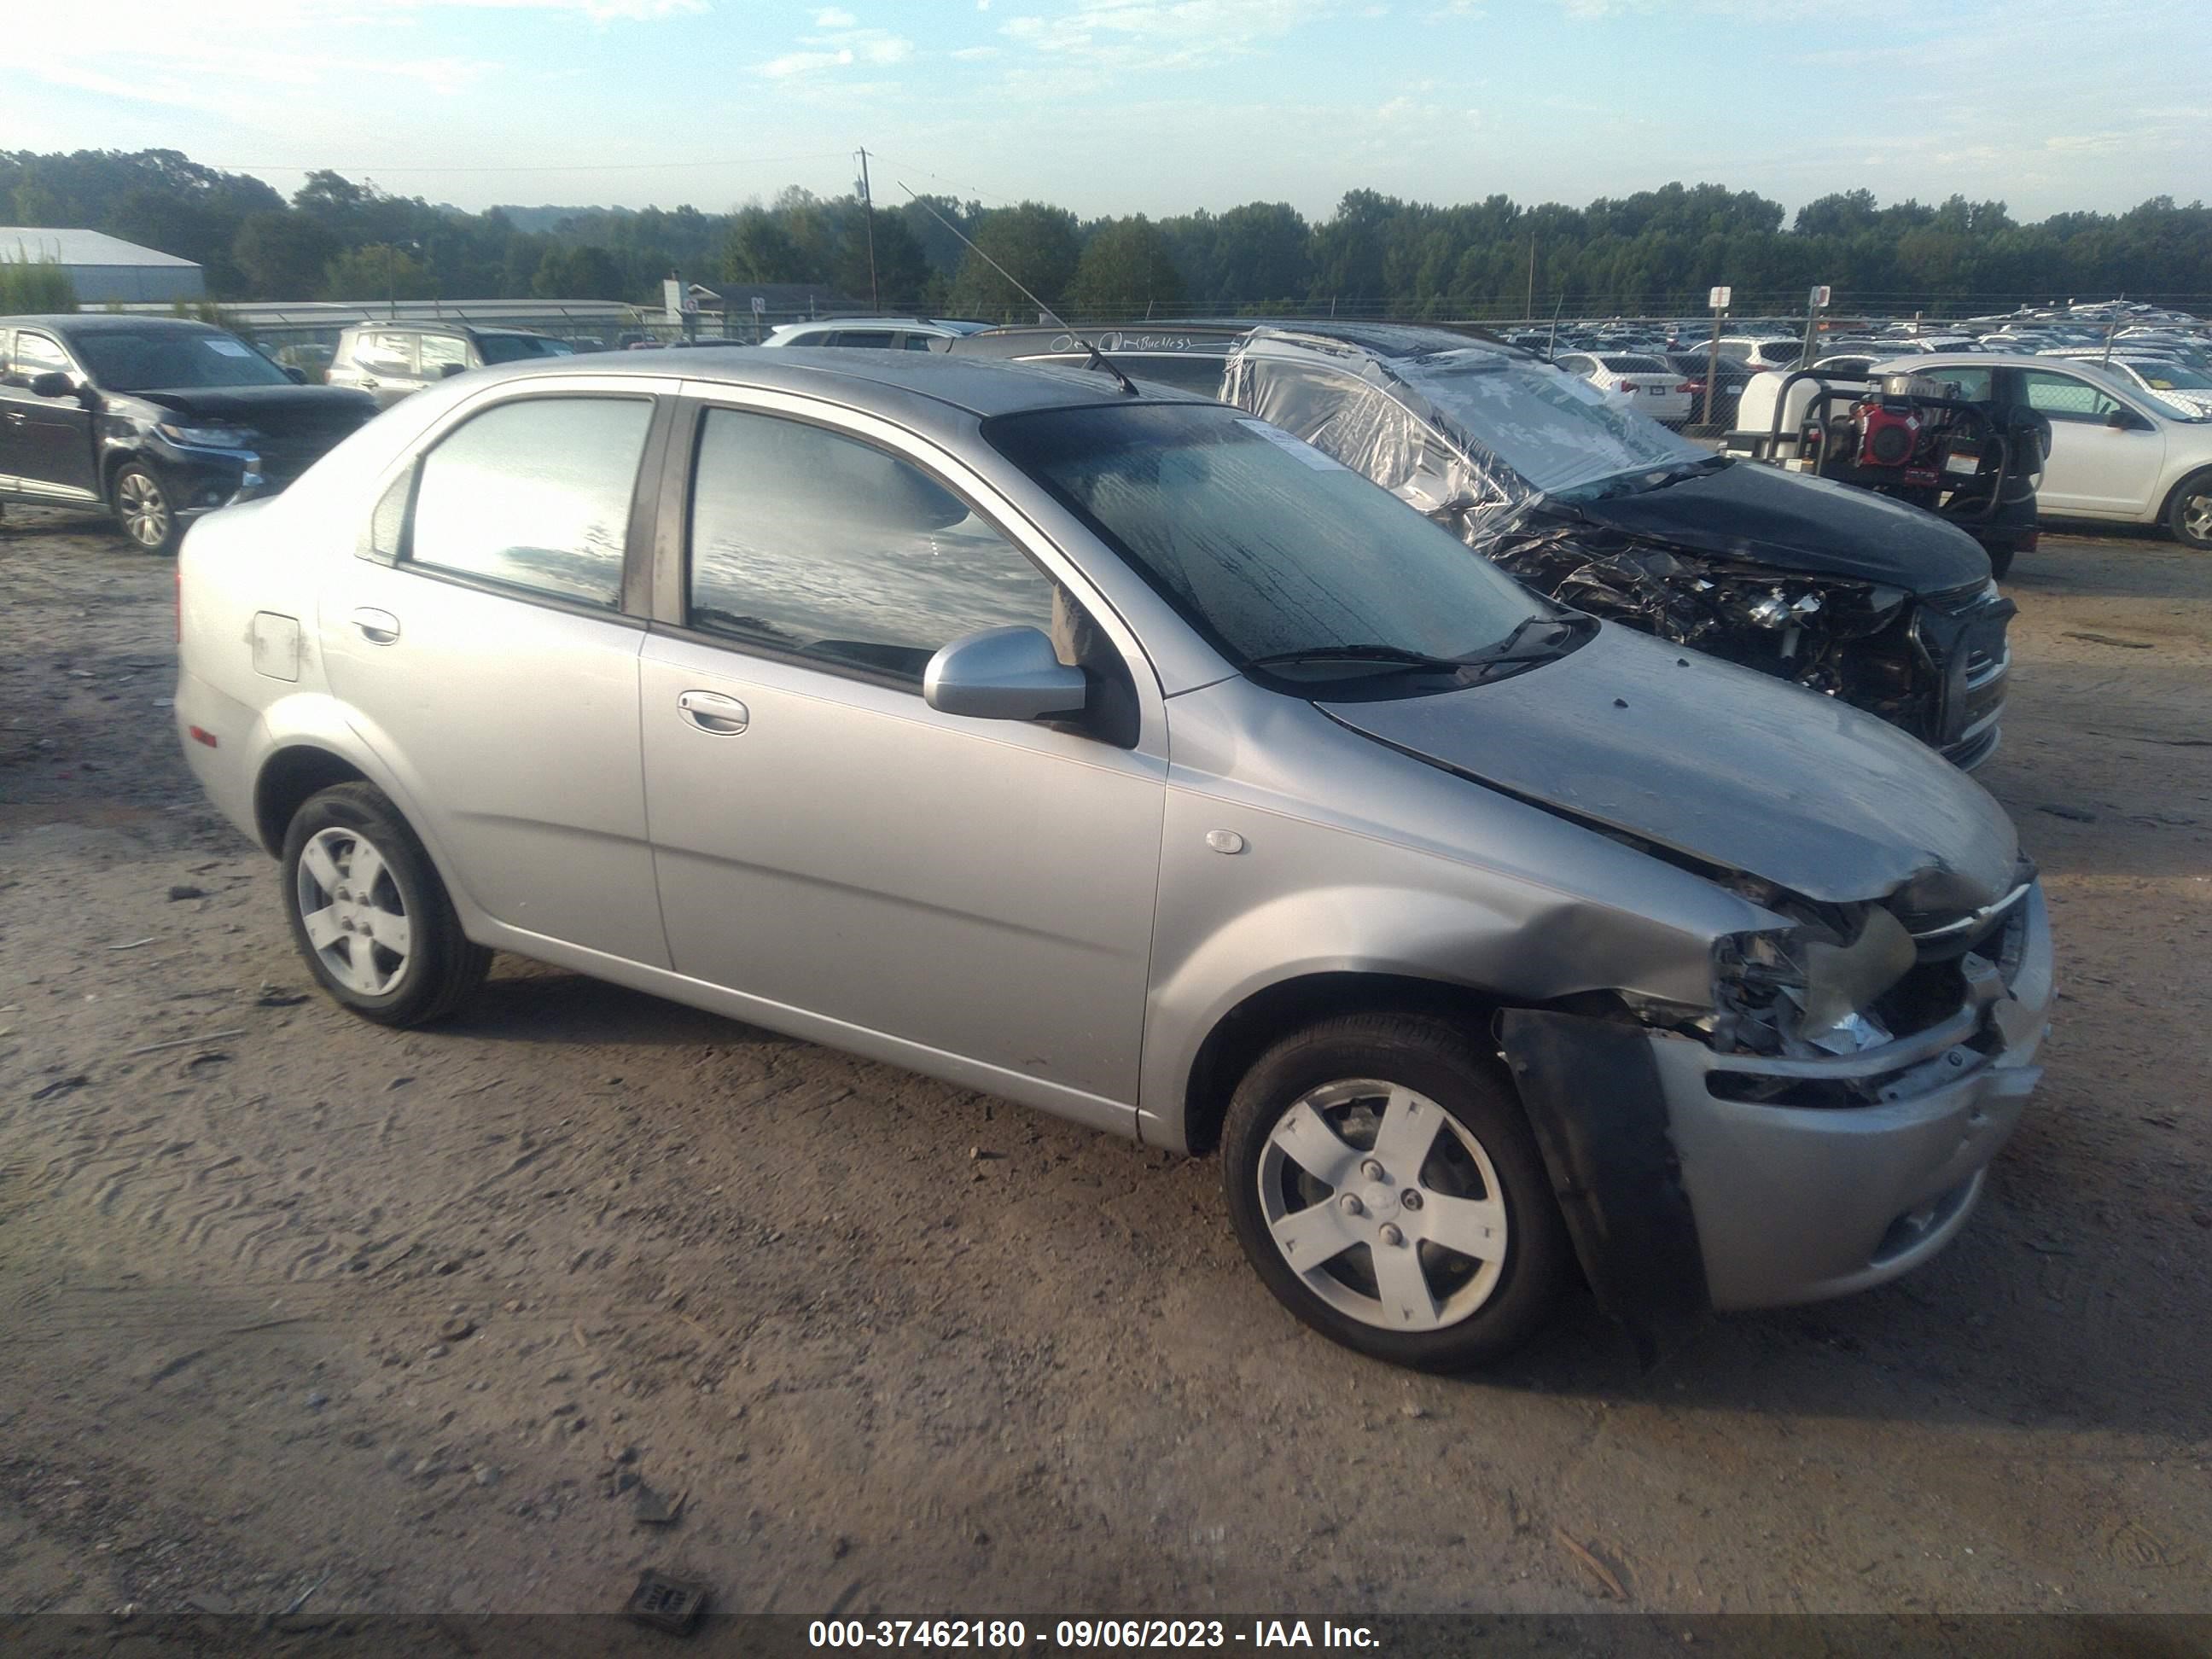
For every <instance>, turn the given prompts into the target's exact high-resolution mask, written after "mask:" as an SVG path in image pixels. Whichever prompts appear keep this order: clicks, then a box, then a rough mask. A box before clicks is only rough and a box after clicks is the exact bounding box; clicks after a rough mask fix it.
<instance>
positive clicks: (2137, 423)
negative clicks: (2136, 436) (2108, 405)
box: [2105, 408, 2150, 432]
mask: <svg viewBox="0 0 2212 1659" xmlns="http://www.w3.org/2000/svg"><path fill="white" fill-rule="evenodd" d="M2105 424H2106V426H2108V427H2110V428H2112V430H2113V431H2115V432H2142V431H2144V430H2147V429H2148V428H2149V426H2150V422H2148V421H2146V420H2145V419H2143V417H2142V416H2140V415H2138V414H2136V412H2135V410H2132V409H2127V408H2121V409H2116V410H2113V411H2112V413H2111V414H2109V415H2107V416H2105Z"/></svg>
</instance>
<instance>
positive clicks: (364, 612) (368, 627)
mask: <svg viewBox="0 0 2212 1659" xmlns="http://www.w3.org/2000/svg"><path fill="white" fill-rule="evenodd" d="M347 620H348V621H349V622H350V623H353V625H354V626H355V627H356V628H357V629H360V630H361V636H362V638H363V639H365V640H367V641H368V642H369V643H370V644H371V645H389V644H391V643H392V641H394V640H396V639H398V637H399V618H398V617H395V616H393V615H392V613H391V612H390V611H379V610H376V609H374V607H373V606H370V605H363V606H362V607H361V609H360V610H358V611H355V612H354V613H353V615H352V616H351V617H348V618H347Z"/></svg>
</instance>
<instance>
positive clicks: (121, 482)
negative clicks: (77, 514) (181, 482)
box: [108, 461, 185, 558]
mask: <svg viewBox="0 0 2212 1659" xmlns="http://www.w3.org/2000/svg"><path fill="white" fill-rule="evenodd" d="M108 494H109V497H110V499H111V500H112V501H113V502H114V505H115V527H116V528H117V529H118V530H120V531H121V532H123V538H124V539H125V541H127V542H129V543H130V544H131V545H132V546H133V547H135V548H137V550H139V551H140V552H142V553H151V554H153V555H155V556H156V557H159V558H167V557H169V556H172V555H173V554H174V553H175V552H176V550H177V544H178V543H179V542H180V541H182V540H183V539H184V538H185V526H184V521H183V520H181V519H179V517H178V516H177V500H176V496H175V495H174V493H173V492H172V491H171V489H169V486H168V485H167V483H164V482H163V481H162V478H161V474H160V473H158V472H156V471H154V469H153V468H152V467H151V466H149V465H147V464H146V463H145V462H143V461H125V463H124V464H123V465H121V466H120V467H118V469H117V470H116V473H115V481H114V483H113V484H112V487H111V488H110V489H109V491H108Z"/></svg>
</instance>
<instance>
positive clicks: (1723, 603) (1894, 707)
mask: <svg viewBox="0 0 2212 1659" xmlns="http://www.w3.org/2000/svg"><path fill="white" fill-rule="evenodd" d="M1478 550H1479V551H1480V552H1482V553H1483V554H1484V555H1485V556H1486V557H1488V558H1489V559H1490V560H1491V561H1492V562H1494V563H1496V564H1498V565H1499V566H1501V567H1502V568H1504V569H1506V570H1508V571H1510V572H1511V573H1512V574H1513V575H1514V576H1515V577H1516V578H1517V579H1518V580H1520V581H1521V582H1522V583H1523V584H1524V585H1525V586H1528V587H1532V588H1534V589H1535V590H1536V591H1537V592H1540V593H1542V594H1545V595H1546V596H1547V597H1548V598H1550V599H1553V600H1555V601H1556V602H1558V603H1559V604H1560V605H1568V606H1571V608H1573V609H1575V610H1577V611H1588V612H1589V613H1590V614H1591V615H1593V616H1598V617H1606V618H1607V619H1608V620H1610V621H1614V622H1619V623H1624V624H1626V626H1628V627H1631V628H1633V629H1638V631H1640V632H1643V633H1646V634H1651V635H1656V636H1657V637H1658V638H1660V639H1662V640H1666V641H1669V642H1671V643H1673V644H1675V645H1686V646H1689V647H1692V648H1693V649H1695V650H1699V651H1703V652H1705V653H1707V654H1708V655H1711V656H1716V657H1720V658H1722V659H1725V660H1726V661H1729V662H1733V663H1739V664H1741V665H1743V666H1744V667H1746V668H1753V669H1756V670H1758V671H1759V672H1761V673H1765V674H1771V675H1774V676H1775V677H1777V678H1780V679H1785V680H1790V681H1791V682H1793V683H1795V684H1798V685H1801V686H1802V687H1804V688H1805V689H1806V690H1808V691H1815V692H1819V693H1820V694H1821V695H1822V696H1832V697H1836V698H1838V699H1840V700H1841V701H1843V702H1847V703H1850V705H1851V706H1852V707H1853V708H1863V709H1865V710H1866V711H1867V712H1868V713H1869V714H1878V715H1880V716H1881V718H1882V719H1883V720H1887V721H1888V722H1889V723H1890V724H1891V725H1893V726H1899V727H1900V728H1901V729H1903V730H1905V731H1906V732H1911V734H1912V735H1913V736H1914V737H1916V738H1919V739H1920V740H1921V741H1922V742H1923V743H1925V744H1928V745H1929V747H1930V748H1933V749H1936V750H1941V751H1942V754H1943V755H1944V757H1946V758H1947V759H1948V760H1950V761H1952V762H1954V763H1955V764H1957V765H1959V766H1961V767H1964V768H1966V769H1969V770H1971V769H1973V768H1974V767H1976V766H1978V765H1979V764H1980V763H1982V762H1984V761H1985V760H1987V759H1988V758H1989V757H1990V755H1991V754H1993V753H1995V752H1996V745H1997V739H1998V727H1999V721H2000V720H2001V719H2002V714H2003V712H2004V701H2005V689H2006V684H2007V681H2008V678H2009V675H2010V671H2011V661H2012V659H2011V653H2010V650H2009V647H2008V645H2007V643H2006V639H2005V634H2006V626H2007V624H2008V622H2009V620H2010V619H2011V617H2012V616H2013V614H2014V611H2015V606H2014V605H2013V602H2012V601H2011V600H2010V599H2005V598H2003V597H2002V595H2000V594H1999V593H1998V592H1997V591H1996V586H1995V585H1994V584H1992V583H1989V582H1981V583H1977V584H1974V585H1972V586H1968V587H1965V588H1962V589H1960V590H1958V591H1956V592H1943V593H1936V594H1928V595H1924V596H1923V595H1915V594H1911V593H1908V592H1905V590H1904V589H1903V588H1901V587H1896V586H1886V585H1884V584H1881V583H1877V582H1872V581H1862V580H1853V579H1851V578H1849V577H1843V576H1832V575H1825V574H1807V573H1801V572H1797V571H1792V570H1785V569H1779V568H1761V567H1759V566H1755V565H1747V564H1744V563H1741V562H1733V561H1729V560H1723V559H1712V558H1706V557H1704V556H1699V555H1697V554H1692V553H1685V552H1682V551H1680V550H1674V549H1672V548H1669V547H1667V546H1664V545H1662V544H1658V543H1656V542H1651V541H1647V540H1643V539H1640V538H1636V537H1632V536H1628V535H1625V534H1623V533H1621V532H1618V531H1614V530H1612V529H1609V528H1607V527H1606V526H1601V525H1590V524H1577V523H1565V524H1562V523H1557V522H1549V521H1547V520H1545V519H1544V518H1542V517H1541V516H1539V517H1536V518H1534V519H1529V518H1523V519H1522V520H1521V521H1520V522H1519V523H1518V524H1516V526H1515V527H1514V528H1512V529H1510V530H1509V531H1507V532H1504V534H1502V535H1487V534H1486V536H1485V537H1484V538H1482V542H1481V544H1480V547H1479V549H1478Z"/></svg>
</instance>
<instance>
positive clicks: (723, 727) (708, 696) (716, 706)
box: [676, 691, 752, 738]
mask: <svg viewBox="0 0 2212 1659" xmlns="http://www.w3.org/2000/svg"><path fill="white" fill-rule="evenodd" d="M676 706H677V707H678V708H680V709H682V710H683V711H684V719H685V720H690V722H691V724H692V725H694V726H697V727H698V728H699V729H700V730H701V731H702V732H713V733H714V735H715V736H716V737H718V738H734V737H735V736H737V735H738V732H742V731H744V729H745V727H746V726H747V725H749V724H750V722H751V720H752V715H751V714H750V713H749V712H748V711H747V709H746V708H745V706H744V704H743V703H741V702H738V700H737V699H736V698H735V697H726V696H723V695H722V694H721V693H720V692H719V691H686V692H684V694H683V695H682V696H679V697H678V698H677V699H676Z"/></svg>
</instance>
